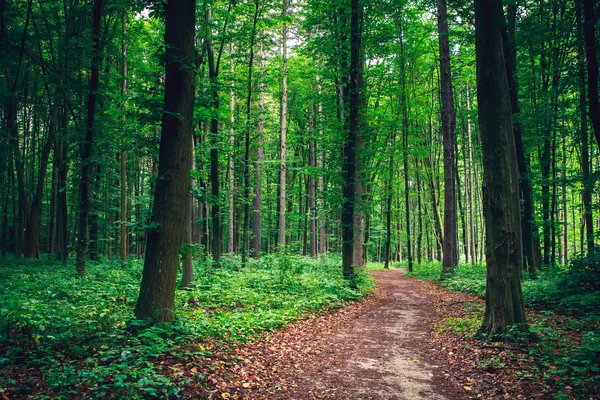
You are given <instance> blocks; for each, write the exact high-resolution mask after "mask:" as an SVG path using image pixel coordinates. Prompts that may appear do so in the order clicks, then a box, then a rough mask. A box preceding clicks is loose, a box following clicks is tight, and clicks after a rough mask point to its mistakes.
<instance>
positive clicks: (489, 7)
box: [475, 0, 528, 340]
mask: <svg viewBox="0 0 600 400" xmlns="http://www.w3.org/2000/svg"><path fill="white" fill-rule="evenodd" d="M503 23H504V15H503V10H502V4H501V1H500V0H476V1H475V26H476V30H475V52H476V59H477V99H478V104H479V129H480V132H481V145H482V158H483V168H484V179H483V181H484V184H483V185H484V186H483V187H484V215H485V227H486V232H487V238H486V262H487V286H486V310H485V316H484V321H483V324H482V327H481V328H480V331H479V332H480V334H482V335H485V336H487V337H489V338H491V339H495V340H505V339H506V338H505V337H504V336H502V335H504V334H506V333H508V332H509V329H510V327H511V326H516V327H517V328H518V329H520V330H522V331H525V332H528V327H527V322H526V318H525V308H524V305H523V295H522V293H521V282H520V280H519V272H520V271H521V267H522V263H523V242H522V239H521V229H520V210H519V187H518V174H517V159H516V150H515V139H514V134H513V130H512V129H513V128H512V112H511V106H510V99H509V94H508V82H507V77H506V69H505V64H504V53H503V51H504V50H503V43H502V37H501V31H500V29H501V27H502V25H503Z"/></svg>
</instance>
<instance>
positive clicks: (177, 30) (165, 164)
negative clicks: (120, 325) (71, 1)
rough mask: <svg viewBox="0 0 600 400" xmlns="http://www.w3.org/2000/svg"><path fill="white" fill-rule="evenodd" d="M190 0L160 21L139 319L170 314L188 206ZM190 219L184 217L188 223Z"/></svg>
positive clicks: (174, 4) (173, 4)
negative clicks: (160, 73) (154, 156)
mask: <svg viewBox="0 0 600 400" xmlns="http://www.w3.org/2000/svg"><path fill="white" fill-rule="evenodd" d="M195 6H196V2H195V1H194V0H180V1H174V0H169V1H168V2H167V5H166V7H167V18H166V23H165V44H166V46H165V47H166V78H165V103H164V112H163V116H162V133H161V138H160V155H159V164H158V179H157V181H156V189H155V192H154V206H153V210H152V224H153V226H156V228H155V229H153V230H151V231H150V232H149V234H148V246H147V247H146V258H145V262H144V272H143V275H142V284H141V288H140V295H139V297H138V301H137V305H136V308H135V315H136V317H137V318H138V319H146V318H150V317H153V316H154V317H155V318H156V319H157V320H159V321H170V320H172V319H173V317H174V301H175V279H176V277H177V269H178V266H179V258H178V247H179V243H180V239H181V225H182V224H183V223H184V217H185V214H186V212H185V210H186V208H188V207H189V188H190V168H191V167H192V152H191V151H190V148H192V123H193V111H194V83H195V72H194V69H193V68H190V67H188V65H190V64H193V63H194V57H195V50H194V37H195V15H196V14H195ZM188 222H189V221H188Z"/></svg>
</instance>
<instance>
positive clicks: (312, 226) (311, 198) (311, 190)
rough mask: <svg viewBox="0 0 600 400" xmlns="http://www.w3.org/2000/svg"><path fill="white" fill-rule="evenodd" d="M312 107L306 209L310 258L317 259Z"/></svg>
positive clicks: (311, 106)
mask: <svg viewBox="0 0 600 400" xmlns="http://www.w3.org/2000/svg"><path fill="white" fill-rule="evenodd" d="M313 109H314V107H313V105H312V104H310V111H309V113H310V118H309V122H308V125H309V128H308V129H309V131H310V139H309V140H310V142H309V143H308V166H309V171H310V172H309V176H308V209H309V212H310V215H309V219H310V221H309V231H310V256H311V257H312V258H316V257H317V199H316V196H317V181H316V179H315V177H314V171H315V169H316V168H315V167H316V164H317V163H316V156H315V147H316V145H315V139H314V130H315V120H314V112H313Z"/></svg>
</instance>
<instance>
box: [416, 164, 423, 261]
mask: <svg viewBox="0 0 600 400" xmlns="http://www.w3.org/2000/svg"><path fill="white" fill-rule="evenodd" d="M419 164H420V163H419V162H418V161H417V171H416V172H417V190H418V193H417V212H418V215H417V218H418V224H417V226H418V228H419V232H418V233H417V264H419V265H420V264H421V256H422V254H423V206H422V202H421V193H422V190H423V187H422V182H421V171H419V167H420V165H419Z"/></svg>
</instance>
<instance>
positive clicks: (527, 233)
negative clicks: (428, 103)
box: [502, 3, 541, 276]
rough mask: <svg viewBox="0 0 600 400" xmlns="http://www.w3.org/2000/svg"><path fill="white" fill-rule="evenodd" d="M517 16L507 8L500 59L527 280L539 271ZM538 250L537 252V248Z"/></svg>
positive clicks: (513, 10)
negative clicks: (522, 112) (521, 98)
mask: <svg viewBox="0 0 600 400" xmlns="http://www.w3.org/2000/svg"><path fill="white" fill-rule="evenodd" d="M516 15H517V5H516V4H512V3H511V4H509V5H508V7H507V24H506V29H504V28H503V30H502V33H503V41H504V55H505V64H506V76H507V79H508V90H509V96H510V105H511V111H512V117H513V133H514V136H515V146H516V151H517V164H518V168H519V193H520V197H521V202H522V205H523V206H522V211H521V230H522V237H523V250H524V253H525V254H524V255H525V258H524V267H526V268H527V270H528V272H529V274H530V275H531V276H535V275H536V273H537V269H538V268H539V267H540V265H539V261H540V260H541V254H534V252H535V250H536V248H537V247H535V246H534V237H536V236H537V235H538V230H537V224H536V223H535V219H534V203H533V194H532V190H531V183H530V181H529V163H528V162H527V158H526V155H525V149H524V147H523V139H522V135H521V131H522V129H521V127H522V125H521V121H520V117H519V114H520V107H519V86H518V75H517V49H516V44H515V23H516ZM537 249H538V250H539V248H537Z"/></svg>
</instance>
